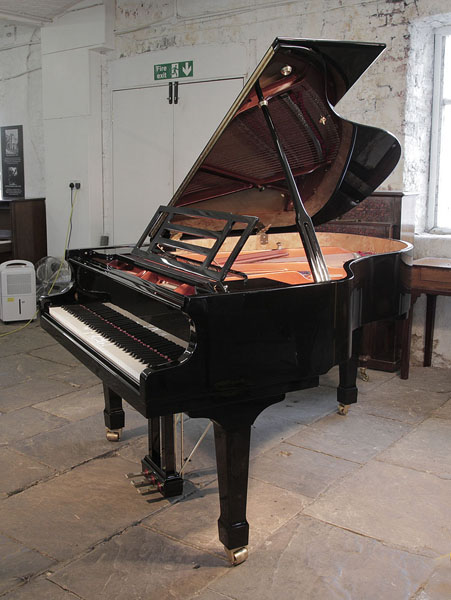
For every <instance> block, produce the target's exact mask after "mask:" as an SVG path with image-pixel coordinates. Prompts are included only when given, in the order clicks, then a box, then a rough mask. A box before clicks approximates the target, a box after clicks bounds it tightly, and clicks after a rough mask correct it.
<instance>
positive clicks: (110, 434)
mask: <svg viewBox="0 0 451 600" xmlns="http://www.w3.org/2000/svg"><path fill="white" fill-rule="evenodd" d="M103 395H104V398H105V410H104V411H103V416H104V419H105V427H106V439H107V440H109V441H110V442H118V441H119V440H120V439H121V434H122V428H123V427H124V424H125V413H124V410H123V408H122V398H121V397H120V396H119V395H118V394H116V392H113V390H111V389H110V388H109V387H108V386H107V385H106V384H105V383H104V384H103Z"/></svg>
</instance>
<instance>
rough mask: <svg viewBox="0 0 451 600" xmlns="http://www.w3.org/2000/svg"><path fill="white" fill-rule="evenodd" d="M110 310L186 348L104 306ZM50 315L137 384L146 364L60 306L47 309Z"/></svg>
mask: <svg viewBox="0 0 451 600" xmlns="http://www.w3.org/2000/svg"><path fill="white" fill-rule="evenodd" d="M106 305H107V306H109V307H110V308H113V309H114V310H116V311H118V312H120V313H122V314H123V315H125V316H127V317H128V318H130V319H133V320H134V321H136V322H137V323H139V324H140V325H143V326H144V327H147V328H148V329H150V330H151V331H153V332H154V333H156V334H157V335H159V336H161V337H164V338H166V339H168V340H171V341H173V342H175V343H176V344H179V345H180V346H182V347H183V348H186V347H187V342H185V341H183V340H180V339H179V338H177V337H175V336H173V335H171V334H169V333H168V332H166V331H163V330H162V329H159V328H158V327H156V326H154V325H151V324H149V323H146V322H145V321H143V320H142V319H139V318H138V317H136V316H134V315H132V314H131V313H129V312H128V311H125V310H123V309H121V308H119V307H118V306H115V305H114V304H109V303H108V304H106ZM49 313H50V315H51V316H52V317H53V318H54V319H55V321H57V322H58V323H60V324H61V325H62V326H63V327H64V328H66V329H67V330H68V331H70V333H72V334H73V335H74V336H75V337H77V338H78V339H79V340H81V341H83V342H84V343H85V344H86V345H87V346H89V347H90V348H92V349H93V350H95V351H96V352H98V353H99V354H100V355H101V356H103V357H104V358H105V359H106V360H108V361H109V362H111V363H112V364H114V365H115V366H116V367H117V368H118V369H120V370H121V371H123V372H124V373H126V374H127V375H128V376H129V377H131V378H132V379H133V380H134V381H136V382H139V378H140V375H141V372H142V371H143V370H144V369H145V368H146V367H147V364H146V363H145V362H143V361H142V360H140V359H137V358H135V357H133V356H131V354H128V352H127V351H126V350H123V349H122V348H119V347H118V346H116V344H115V343H114V342H112V341H110V340H109V339H107V338H105V337H103V336H102V335H101V334H100V333H99V332H97V331H95V330H94V329H92V328H91V327H90V326H89V325H86V324H85V323H83V322H82V321H80V320H79V319H77V317H75V316H74V315H72V314H70V313H69V312H68V311H67V310H65V308H64V307H62V306H51V307H50V308H49Z"/></svg>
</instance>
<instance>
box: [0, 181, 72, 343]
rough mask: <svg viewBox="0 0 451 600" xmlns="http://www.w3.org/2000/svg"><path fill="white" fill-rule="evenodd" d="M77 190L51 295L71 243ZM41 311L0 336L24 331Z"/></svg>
mask: <svg viewBox="0 0 451 600" xmlns="http://www.w3.org/2000/svg"><path fill="white" fill-rule="evenodd" d="M77 192H78V189H76V190H75V193H74V188H71V189H70V214H69V223H68V224H67V232H66V240H65V242H64V251H63V257H62V259H61V262H60V264H59V267H58V270H57V271H56V273H55V278H54V279H53V283H52V285H51V287H50V289H49V291H48V295H49V296H50V294H51V293H52V290H53V288H54V286H55V283H56V281H57V279H58V275H59V274H60V271H61V269H62V266H63V263H64V260H65V256H66V250H67V248H68V246H69V243H70V236H71V234H72V216H73V214H74V206H75V201H76V200H77ZM38 312H39V308H37V309H36V312H35V313H34V315H33V316H32V317H31V319H30V320H29V321H27V322H26V323H25V324H24V325H21V326H20V327H17V328H16V329H13V330H12V331H7V332H6V333H0V338H2V337H6V336H7V335H12V334H13V333H17V332H18V331H22V329H25V327H28V325H29V324H30V323H32V322H33V320H34V319H35V317H36V315H37V314H38Z"/></svg>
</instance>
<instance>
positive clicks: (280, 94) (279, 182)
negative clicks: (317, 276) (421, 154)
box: [132, 38, 400, 277]
mask: <svg viewBox="0 0 451 600" xmlns="http://www.w3.org/2000/svg"><path fill="white" fill-rule="evenodd" d="M384 48H385V45H384V44H372V43H361V42H341V41H324V40H319V41H315V40H299V39H288V38H278V39H276V40H275V41H274V43H273V44H272V46H271V48H270V49H269V50H268V52H267V53H266V55H265V56H264V58H263V60H262V61H261V63H260V64H259V66H258V67H257V69H256V70H255V72H254V73H253V74H252V76H251V77H250V78H249V80H248V82H247V84H246V85H245V87H244V88H243V90H242V92H241V93H240V95H239V96H238V98H237V99H236V101H235V102H234V104H233V105H232V107H231V109H230V110H229V112H228V113H227V115H226V116H225V118H224V119H223V121H222V123H221V124H220V126H219V127H218V129H217V130H216V132H215V133H214V135H213V136H212V138H211V140H210V141H209V143H208V144H207V146H206V147H205V149H204V151H203V152H202V154H201V155H200V157H199V158H198V160H197V161H196V163H195V164H194V166H193V168H192V169H191V171H190V172H189V173H188V175H187V176H186V178H185V179H184V181H183V182H182V184H181V186H180V187H179V189H178V190H177V192H176V194H175V195H174V197H173V198H172V200H171V202H170V203H169V207H170V208H171V209H172V210H175V211H177V209H180V211H179V213H178V214H173V215H171V216H170V218H171V219H172V224H178V225H179V226H180V227H182V228H183V226H184V224H186V225H188V226H189V227H190V228H196V227H199V228H201V229H202V230H210V231H215V230H217V229H218V220H217V219H215V218H212V219H209V213H210V211H212V212H211V214H212V215H213V214H214V212H215V211H220V212H221V213H229V214H230V215H232V216H233V217H236V216H239V215H252V216H254V217H257V219H258V220H257V219H255V227H254V229H257V230H263V229H266V230H268V229H272V230H281V229H282V230H295V229H296V226H297V225H296V223H298V225H299V221H302V220H304V221H306V220H308V221H310V218H311V221H310V225H309V228H310V230H311V229H312V228H313V227H312V224H313V225H319V224H321V223H325V222H327V221H329V220H331V219H334V218H336V217H338V216H340V215H342V214H344V213H345V212H347V211H348V210H350V209H351V208H353V207H354V206H356V205H357V204H358V203H359V202H361V201H362V200H364V199H365V198H367V197H368V196H369V195H370V194H371V193H372V192H373V191H374V190H375V189H376V188H377V187H378V186H379V185H380V183H381V182H382V181H384V179H385V178H386V177H387V176H388V175H389V174H390V173H391V171H392V170H393V168H394V167H395V166H396V164H397V162H398V160H399V156H400V146H399V143H398V141H397V140H396V138H394V137H393V136H392V135H391V134H389V133H387V132H386V131H384V130H381V129H377V128H374V127H367V126H365V125H360V124H357V123H353V122H351V121H348V120H345V119H342V118H341V117H340V116H339V115H338V114H337V113H336V112H335V111H334V110H333V107H334V106H335V104H336V103H337V102H338V101H339V100H340V99H341V98H342V97H343V96H344V94H345V93H346V92H347V91H348V89H350V88H351V87H352V85H353V84H354V83H355V81H356V80H357V79H358V78H359V77H360V76H361V75H362V73H363V72H364V71H365V70H366V69H367V68H368V67H369V66H370V65H371V63H372V62H373V61H374V60H375V59H376V58H377V57H378V56H379V54H380V53H381V52H382V51H383V50H384ZM262 99H263V102H262ZM262 104H265V107H264V108H263V107H262ZM263 113H265V114H263ZM268 113H269V114H270V119H272V122H273V126H274V127H273V129H274V130H276V131H277V134H276V135H277V136H278V138H279V141H280V145H281V146H282V149H283V152H284V153H285V158H286V161H288V169H289V170H291V173H292V178H291V179H292V181H291V186H290V184H289V183H288V181H287V177H286V169H285V170H284V168H283V164H282V163H281V156H280V152H279V153H278V151H277V148H276V145H275V143H274V137H273V135H272V132H271V127H268V122H267V115H268ZM265 117H266V118H265ZM282 162H283V161H282ZM295 196H296V197H297V198H296V197H295ZM181 209H183V210H181ZM187 209H188V210H187ZM189 209H191V213H192V214H189V213H190V210H189ZM193 209H194V210H193ZM161 210H163V209H162V208H161V209H160V211H161ZM302 211H304V216H303V217H302V216H300V214H299V213H300V212H302ZM163 212H164V211H163ZM306 213H307V214H306ZM196 215H197V216H196ZM163 218H164V219H166V221H167V219H168V218H169V217H168V215H165V214H161V213H160V214H159V213H157V215H156V216H155V217H154V219H153V220H152V221H151V222H150V224H149V225H148V226H147V228H146V230H145V231H144V233H143V235H142V236H141V238H140V240H139V241H138V243H137V245H136V246H135V248H134V250H133V252H132V254H134V255H137V256H141V257H143V256H147V257H150V255H153V256H155V253H158V252H159V247H161V246H160V242H161V240H162V239H163V240H164V239H167V238H168V237H172V233H171V232H172V230H171V227H172V225H171V227H169V228H166V229H165V227H163V228H162V227H161V223H162V219H163ZM239 221H240V220H239V219H236V218H233V219H232V220H231V221H230V223H228V224H227V227H228V228H229V229H230V228H232V229H233V230H235V231H236V230H238V231H242V232H244V231H245V230H246V229H247V233H246V236H247V235H249V233H250V232H249V226H248V225H249V224H248V223H243V222H241V223H240V222H239ZM222 226H223V225H221V227H222ZM297 228H298V230H299V226H298V227H297ZM238 231H236V233H238ZM300 234H301V237H302V241H303V244H304V247H305V246H306V243H305V239H304V235H303V234H302V232H300ZM155 236H157V237H158V240H159V242H158V243H157V244H156V245H155V248H149V247H147V250H144V247H145V246H148V242H149V240H150V244H151V246H152V239H155ZM311 237H312V238H313V242H314V244H315V243H316V245H317V242H316V236H315V234H314V230H313V233H312V234H311ZM244 241H245V240H244V239H243V242H242V243H239V244H238V246H237V251H239V249H240V248H241V247H242V245H243V244H244ZM307 242H308V240H307ZM182 245H183V243H182ZM180 247H181V245H180V244H179V248H180ZM218 247H219V243H218ZM166 249H167V248H166ZM173 249H175V248H173ZM306 251H307V256H308V257H309V256H310V255H315V254H317V255H319V262H321V261H322V257H321V250H320V249H319V246H317V248H316V249H315V248H314V249H313V250H312V251H311V252H310V251H309V249H308V248H306ZM213 259H214V256H209V257H207V259H206V260H205V264H208V265H210V264H211V263H212V261H213ZM159 260H160V259H159ZM309 262H311V261H310V258H309ZM311 266H313V265H312V262H311ZM312 271H313V268H312ZM326 277H327V276H326Z"/></svg>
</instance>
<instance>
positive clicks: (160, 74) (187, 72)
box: [153, 60, 193, 79]
mask: <svg viewBox="0 0 451 600" xmlns="http://www.w3.org/2000/svg"><path fill="white" fill-rule="evenodd" d="M192 76H193V61H192V60H182V61H181V62H173V63H166V64H164V65H154V66H153V78H154V79H179V78H180V77H192Z"/></svg>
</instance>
